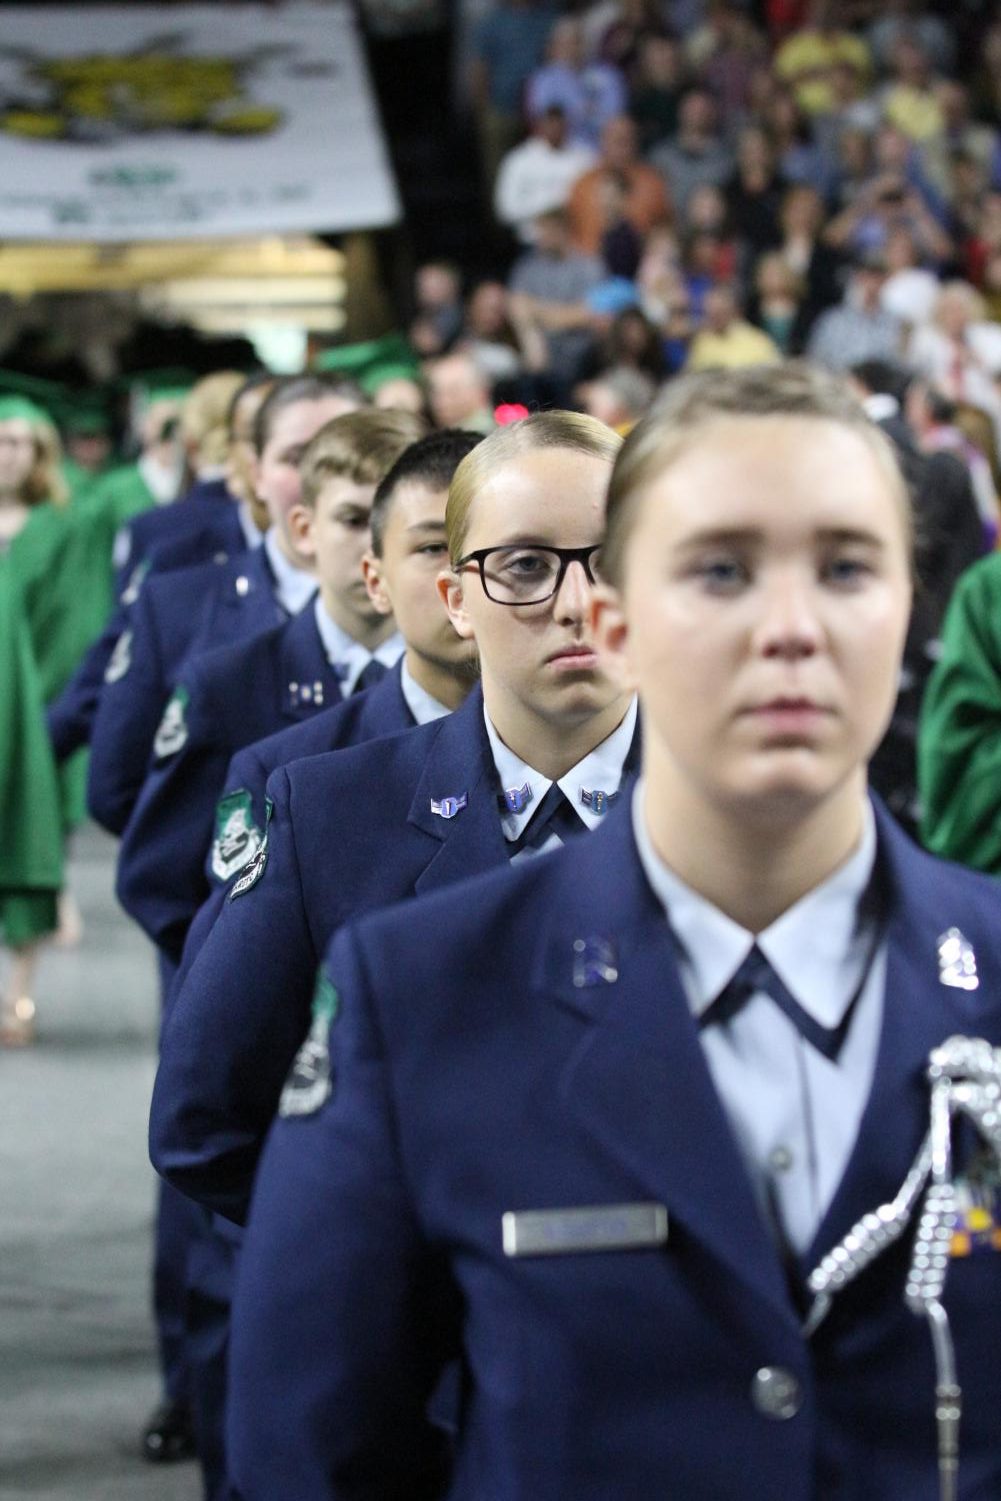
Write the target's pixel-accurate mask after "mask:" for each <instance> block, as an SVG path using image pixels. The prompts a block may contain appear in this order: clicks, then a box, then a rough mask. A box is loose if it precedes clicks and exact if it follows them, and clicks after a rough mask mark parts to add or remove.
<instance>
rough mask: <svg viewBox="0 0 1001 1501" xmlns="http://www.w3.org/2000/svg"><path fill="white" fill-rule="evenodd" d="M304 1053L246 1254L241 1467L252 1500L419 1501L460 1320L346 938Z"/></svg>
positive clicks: (233, 1378) (234, 1379) (439, 1461)
mask: <svg viewBox="0 0 1001 1501" xmlns="http://www.w3.org/2000/svg"><path fill="white" fill-rule="evenodd" d="M309 1048H310V1050H311V1051H310V1052H309V1057H308V1059H304V1057H303V1055H304V1054H306V1052H307V1049H306V1048H304V1049H303V1052H302V1053H301V1054H300V1060H299V1062H300V1063H302V1064H303V1069H302V1078H301V1081H300V1083H299V1085H298V1086H297V1085H296V1084H295V1082H294V1081H293V1082H291V1083H290V1086H289V1088H290V1090H291V1095H290V1096H289V1098H287V1100H286V1102H285V1105H284V1109H285V1111H286V1113H285V1114H284V1115H283V1117H282V1118H280V1119H279V1120H278V1121H277V1122H276V1124H275V1128H274V1130H273V1131H272V1133H271V1136H270V1138H269V1141H268V1146H267V1149H266V1152H265V1155H264V1159H263V1161H262V1164H261V1171H260V1174H259V1179H258V1183H257V1187H256V1190H255V1194H254V1204H253V1210H252V1213H251V1217H250V1224H249V1227H248V1232H247V1235H246V1238H245V1242H244V1248H243V1252H242V1264H241V1274H240V1279H239V1285H238V1290H237V1295H236V1300H235V1304H234V1308H233V1322H232V1340H231V1364H230V1409H229V1412H230V1423H229V1432H228V1445H227V1452H228V1458H229V1460H230V1464H231V1468H232V1473H233V1478H234V1480H235V1484H236V1488H237V1490H238V1492H239V1494H240V1495H241V1496H242V1497H244V1498H245V1501H273V1498H274V1497H276V1496H281V1498H282V1501H321V1498H328V1501H423V1498H430V1497H433V1496H441V1495H442V1494H444V1490H445V1488H446V1487H445V1483H444V1479H445V1477H444V1463H443V1450H444V1445H443V1441H442V1439H441V1436H440V1435H439V1434H438V1433H437V1432H436V1430H434V1429H433V1428H432V1427H431V1426H430V1425H429V1423H428V1421H427V1419H426V1417H425V1411H426V1407H427V1402H428V1397H429V1394H430V1392H431V1389H432V1386H433V1384H434V1382H435V1380H436V1378H437V1376H438V1374H439V1372H440V1370H441V1368H442V1365H443V1362H444V1358H445V1356H446V1353H450V1352H449V1351H448V1350H447V1346H448V1344H449V1341H450V1338H451V1334H450V1331H451V1330H452V1329H453V1328H454V1320H453V1318H452V1317H451V1316H450V1313H449V1309H450V1308H451V1300H450V1297H449V1293H448V1289H447V1283H446V1281H445V1278H444V1275H443V1273H442V1272H441V1270H440V1268H439V1267H437V1266H436V1264H435V1261H434V1258H433V1257H432V1255H431V1252H430V1249H429V1247H428V1246H427V1244H426V1243H425V1242H424V1241H423V1239H422V1237H421V1234H420V1231H419V1227H418V1225H417V1222H416V1219H415V1215H414V1212H413V1208H412V1205H411V1202H410V1199H409V1196H408V1191H407V1186H406V1183H405V1181H404V1177H403V1174H402V1171H401V1166H400V1160H399V1154H398V1149H397V1143H396V1133H395V1122H394V1118H393V1109H392V1102H391V1097H390V1090H389V1085H388V1070H387V1066H386V1062H385V1059H384V1055H383V1046H382V1040H381V1037H380V1036H379V1033H378V1028H377V1025H376V1023H375V1021H374V1018H373V1011H372V1008H371V1006H370V1004H369V997H368V995H367V993H366V985H365V983H364V976H363V973H362V967H361V965H360V964H359V963H358V961H357V956H356V950H355V948H354V946H353V944H352V941H351V938H350V936H349V935H344V934H342V935H341V936H340V937H339V938H337V939H335V942H334V946H333V949H332V952H331V956H330V960H329V963H328V965H327V966H325V971H324V974H323V975H322V976H321V980H320V983H319V984H318V986H317V997H316V1005H315V1006H314V1024H313V1027H312V1029H311V1033H310V1043H309ZM306 1063H308V1064H309V1065H310V1066H309V1067H308V1068H306V1067H305V1064H306ZM297 1068H298V1064H297Z"/></svg>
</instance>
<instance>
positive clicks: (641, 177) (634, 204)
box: [567, 115, 671, 255]
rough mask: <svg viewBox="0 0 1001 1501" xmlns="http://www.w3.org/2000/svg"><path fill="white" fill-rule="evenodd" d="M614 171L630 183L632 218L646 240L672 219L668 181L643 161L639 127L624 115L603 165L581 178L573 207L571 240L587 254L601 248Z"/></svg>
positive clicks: (613, 127)
mask: <svg viewBox="0 0 1001 1501" xmlns="http://www.w3.org/2000/svg"><path fill="white" fill-rule="evenodd" d="M610 171H612V172H616V173H619V174H621V176H622V177H623V178H624V179H625V182H626V185H627V188H626V202H625V214H626V218H627V219H628V220H629V222H630V223H631V224H632V225H633V227H634V228H635V229H636V230H637V231H638V233H639V234H641V235H645V234H646V233H647V231H648V230H649V229H652V228H653V226H654V225H655V224H659V223H661V222H662V221H663V220H666V219H667V218H669V216H670V211H671V205H670V200H669V198H668V196H667V193H666V191H665V188H664V182H663V178H662V177H661V175H660V173H659V172H657V171H656V170H655V169H654V168H653V167H651V166H649V165H648V164H647V163H646V162H641V161H640V160H639V156H638V142H637V133H636V126H635V124H634V122H633V121H632V120H631V119H630V118H629V116H628V115H618V116H617V117H616V118H615V119H614V120H609V122H608V124H607V125H606V126H605V129H604V131H603V132H602V137H601V156H600V158H599V160H598V163H597V165H596V166H594V167H592V168H591V170H590V171H589V172H585V173H584V175H583V176H582V177H579V178H578V179H577V181H576V183H575V184H574V186H573V188H572V189H571V192H570V198H569V200H568V202H567V213H568V216H569V223H570V235H571V239H572V241H573V244H574V246H575V248H576V249H577V250H579V251H581V252H583V253H584V254H586V255H597V254H598V252H599V250H600V248H601V237H602V234H603V232H604V229H605V204H604V198H603V184H604V179H605V177H606V175H607V173H608V172H610Z"/></svg>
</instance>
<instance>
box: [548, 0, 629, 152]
mask: <svg viewBox="0 0 1001 1501" xmlns="http://www.w3.org/2000/svg"><path fill="white" fill-rule="evenodd" d="M546 59H547V60H546V62H544V63H543V64H542V66H541V67H539V68H536V69H535V71H534V72H533V73H532V74H531V76H530V77H529V79H528V81H527V83H526V85H525V112H526V114H527V116H528V119H529V122H530V123H533V122H534V121H536V120H537V119H538V118H539V117H540V115H542V114H543V113H544V112H545V111H546V110H547V109H549V108H551V107H552V106H553V105H557V106H558V107H559V108H560V109H562V110H563V112H564V114H565V115H566V118H567V129H568V132H569V136H570V140H571V142H572V143H573V144H574V145H575V146H587V147H589V148H590V149H591V150H592V151H596V150H597V147H598V143H599V141H600V140H601V132H602V131H603V130H604V128H605V124H606V123H607V121H609V120H611V119H612V118H613V116H615V115H621V114H622V113H623V111H624V110H625V107H626V84H625V79H624V78H623V76H622V74H621V73H620V72H619V70H618V68H616V67H613V66H612V65H611V64H610V63H606V62H596V61H589V60H588V59H587V58H585V56H584V36H583V32H582V29H581V24H580V21H579V20H578V19H577V18H576V17H575V16H562V17H561V18H560V20H558V21H557V22H556V23H555V25H554V26H553V29H552V31H551V32H550V34H549V41H548V45H547V47H546Z"/></svg>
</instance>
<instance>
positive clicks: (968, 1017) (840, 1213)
mask: <svg viewBox="0 0 1001 1501" xmlns="http://www.w3.org/2000/svg"><path fill="white" fill-rule="evenodd" d="M875 807H876V815H877V828H878V835H879V841H880V853H881V856H882V857H883V858H884V859H885V863H886V869H887V875H888V879H889V883H890V897H889V900H890V912H889V922H888V928H887V967H886V994H885V999H884V1003H883V1026H882V1032H881V1034H880V1041H879V1051H878V1053H877V1057H876V1068H875V1073H874V1076H873V1083H872V1089H871V1091H870V1095H869V1100H868V1103H867V1104H866V1108H865V1110H864V1112H863V1115H862V1122H861V1125H860V1126H859V1133H858V1138H857V1140H856V1142H855V1146H854V1148H853V1151H852V1154H851V1157H850V1158H849V1161H848V1166H847V1168H846V1170H845V1174H844V1177H843V1178H842V1180H841V1183H840V1184H839V1186H838V1189H837V1192H836V1193H835V1196H834V1198H833V1200H832V1201H831V1204H830V1207H829V1209H828V1212H827V1214H826V1215H825V1216H824V1220H823V1222H822V1224H821V1226H820V1229H819V1230H818V1232H817V1235H816V1238H815V1240H814V1243H813V1245H812V1246H811V1248H810V1252H809V1254H808V1258H807V1259H808V1261H809V1268H808V1270H810V1269H812V1268H813V1267H814V1266H816V1264H817V1262H818V1261H819V1260H820V1259H821V1257H822V1256H823V1255H824V1254H825V1253H826V1252H827V1251H829V1250H830V1249H831V1248H832V1247H833V1246H835V1245H837V1243H838V1242H839V1241H840V1240H841V1239H842V1237H843V1236H844V1235H846V1234H847V1232H848V1231H849V1230H850V1229H851V1228H852V1226H853V1225H854V1224H855V1223H856V1221H857V1220H859V1219H860V1218H861V1217H862V1216H863V1215H864V1214H868V1213H870V1212H871V1211H872V1210H875V1209H877V1208H878V1207H879V1206H880V1205H881V1204H885V1203H887V1202H888V1201H889V1200H890V1199H892V1198H894V1196H895V1195H896V1193H897V1192H898V1190H899V1189H900V1187H901V1185H902V1184H903V1182H904V1179H905V1178H906V1176H907V1174H908V1172H909V1171H910V1168H911V1166H912V1165H913V1163H914V1160H915V1158H916V1157H917V1154H918V1151H919V1149H920V1147H921V1143H922V1141H923V1140H924V1136H925V1133H926V1132H927V1130H928V1125H929V1120H930V1103H931V1095H930V1090H929V1086H928V1079H927V1068H928V1055H929V1053H930V1052H931V1050H932V1048H934V1047H936V1046H937V1045H938V1044H939V1043H940V1042H943V1041H944V1040H945V1039H946V1038H947V1037H950V1036H952V1035H953V1034H954V1033H962V1034H969V1033H970V1032H971V1031H973V1032H976V1031H977V1030H978V1021H977V1014H978V1011H979V1009H980V1005H979V997H977V996H976V992H974V993H973V995H974V996H975V997H976V999H974V1000H971V998H970V995H969V994H968V993H967V992H965V991H963V990H957V989H954V988H951V987H949V986H947V985H943V984H942V982H941V980H940V979H939V961H938V941H939V937H940V936H941V934H942V933H943V932H944V931H945V930H946V929H947V928H950V927H962V926H963V924H964V922H965V916H964V912H963V910H962V906H961V904H960V903H959V902H957V910H955V911H949V910H946V909H945V908H944V907H943V898H942V890H941V885H940V884H939V883H936V885H935V887H934V888H933V887H932V886H931V885H930V884H928V885H926V884H925V883H924V882H923V881H922V869H923V868H928V869H931V868H932V862H931V861H930V859H929V857H927V856H925V855H922V854H918V853H917V852H915V851H914V850H913V849H910V848H909V846H908V842H907V840H906V838H905V836H904V835H903V834H902V833H901V832H900V830H899V829H897V827H896V825H895V824H894V823H893V820H892V819H891V818H890V816H889V815H888V814H887V813H886V812H885V811H884V810H883V809H882V807H881V806H880V805H879V804H878V803H877V804H875ZM981 983H983V978H982V980H981Z"/></svg>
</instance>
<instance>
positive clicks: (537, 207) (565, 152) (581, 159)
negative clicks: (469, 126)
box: [494, 105, 596, 245]
mask: <svg viewBox="0 0 1001 1501" xmlns="http://www.w3.org/2000/svg"><path fill="white" fill-rule="evenodd" d="M595 154H596V153H595V152H594V151H593V150H591V148H590V147H587V146H576V145H573V144H571V142H570V140H569V138H568V134H567V119H566V114H565V113H564V111H563V110H562V109H561V108H560V107H559V105H551V106H550V107H549V108H548V109H546V110H544V111H543V112H542V114H541V115H540V116H539V118H538V119H537V120H536V121H535V124H534V126H533V130H532V134H531V135H530V136H529V137H528V138H527V139H526V140H524V141H522V143H521V144H520V145H519V146H514V147H513V148H512V149H511V150H510V151H509V152H508V153H507V154H506V156H505V157H504V158H503V159H502V161H501V164H500V167H499V168H498V172H497V182H496V186H495V188H494V212H495V214H496V215H497V218H498V220H499V221H500V223H501V224H506V225H507V226H508V227H509V228H510V229H513V230H514V231H515V233H516V234H517V236H518V238H519V239H520V240H521V241H522V243H523V244H526V245H527V244H531V241H532V221H533V220H534V219H537V218H538V216H539V215H540V214H546V213H548V212H549V210H550V209H557V208H563V207H564V206H565V204H566V201H567V199H568V197H569V196H570V189H571V187H572V186H573V184H574V183H575V182H576V181H577V179H578V177H580V175H581V173H582V172H586V171H587V169H588V168H589V167H590V166H591V164H592V163H593V162H594V159H595Z"/></svg>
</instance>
